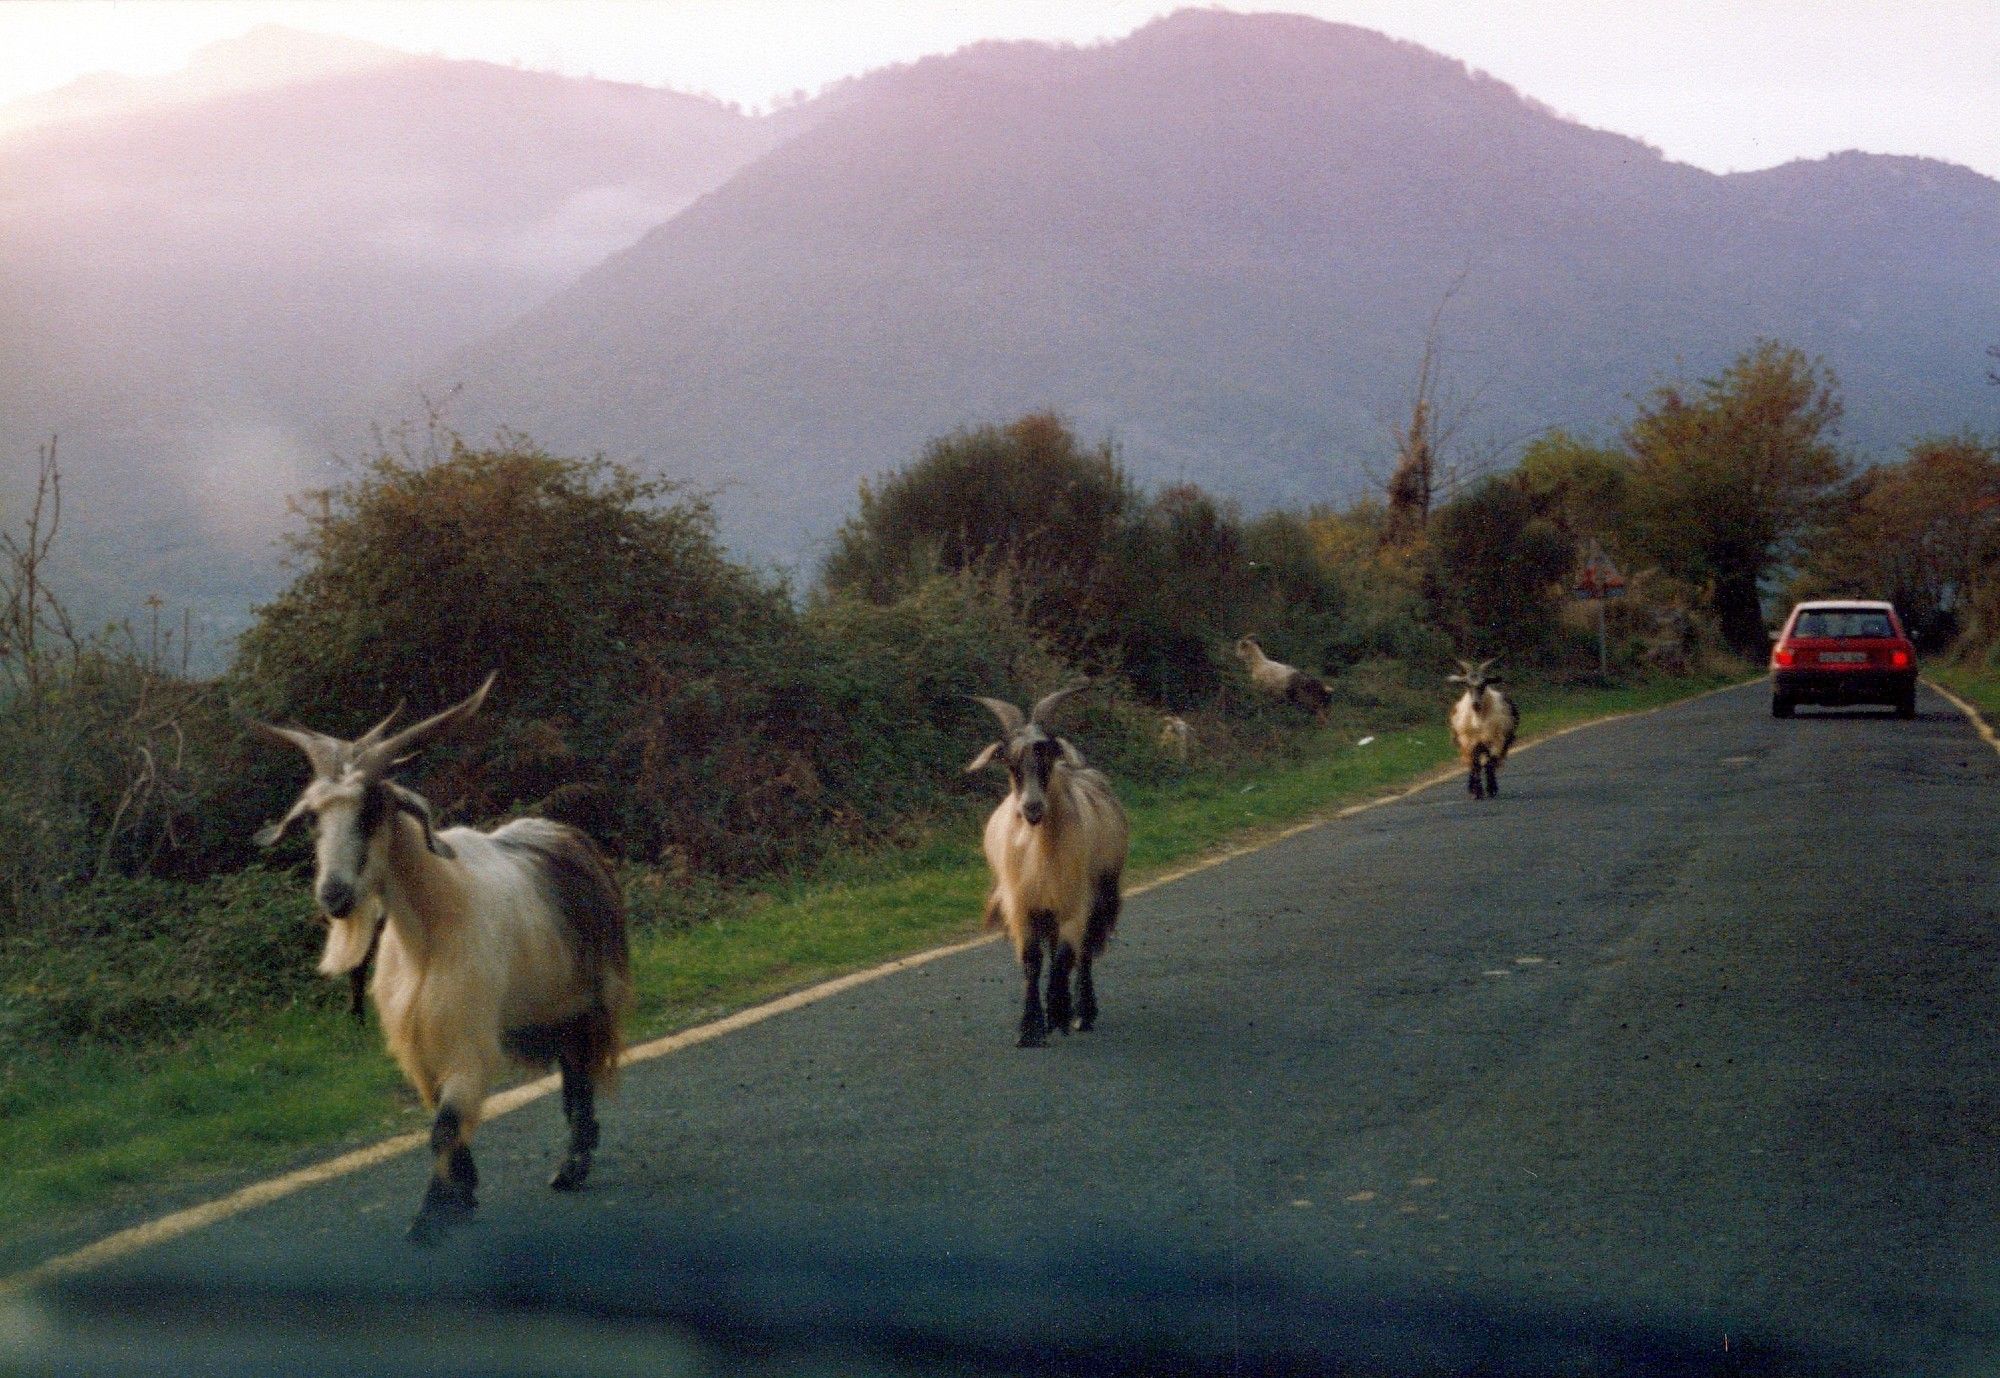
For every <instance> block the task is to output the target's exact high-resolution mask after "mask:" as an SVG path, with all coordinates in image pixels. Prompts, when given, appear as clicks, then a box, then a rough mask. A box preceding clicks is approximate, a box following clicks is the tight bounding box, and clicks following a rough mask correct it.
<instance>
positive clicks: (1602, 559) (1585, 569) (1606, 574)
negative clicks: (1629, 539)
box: [1575, 539, 1625, 676]
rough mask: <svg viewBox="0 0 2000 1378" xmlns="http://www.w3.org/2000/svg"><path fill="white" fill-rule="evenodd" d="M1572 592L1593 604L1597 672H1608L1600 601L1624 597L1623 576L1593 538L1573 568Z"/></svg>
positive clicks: (1602, 612) (1600, 673)
mask: <svg viewBox="0 0 2000 1378" xmlns="http://www.w3.org/2000/svg"><path fill="white" fill-rule="evenodd" d="M1575 593H1576V596H1577V597H1578V598H1581V599H1584V600H1586V601H1588V602H1592V603H1595V604H1597V673H1598V674H1599V675H1600V676H1603V675H1608V674H1609V673H1610V672H1611V670H1610V667H1611V655H1610V650H1609V648H1608V647H1607V646H1606V644H1605V638H1604V600H1605V599H1607V598H1623V597H1624V596H1625V576H1624V575H1622V574H1620V573H1619V572H1618V566H1616V565H1614V564H1612V563H1611V557H1610V556H1609V555H1607V554H1605V553H1604V547H1603V546H1601V545H1599V544H1598V543H1597V541H1596V540H1595V539H1593V540H1592V541H1591V542H1590V544H1589V545H1587V546H1585V547H1584V550H1583V560H1582V561H1581V562H1580V563H1579V565H1578V566H1577V571H1576V589H1575Z"/></svg>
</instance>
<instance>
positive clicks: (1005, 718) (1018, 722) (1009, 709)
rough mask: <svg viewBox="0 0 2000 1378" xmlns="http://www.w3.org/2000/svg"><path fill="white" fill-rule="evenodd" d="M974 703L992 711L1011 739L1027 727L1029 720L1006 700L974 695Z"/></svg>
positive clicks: (1002, 729) (1001, 727)
mask: <svg viewBox="0 0 2000 1378" xmlns="http://www.w3.org/2000/svg"><path fill="white" fill-rule="evenodd" d="M972 701H973V702H974V703H983V704H985V705H986V706H987V707H988V708H990V709H992V710H993V716H994V717H996V718H998V719H1000V730H1001V731H1002V732H1005V733H1006V734H1007V735H1008V736H1010V737H1011V736H1013V735H1014V734H1015V733H1016V732H1019V731H1020V730H1021V729H1022V728H1023V727H1025V726H1027V723H1028V720H1027V719H1026V718H1025V717H1023V716H1022V715H1021V710H1020V709H1018V708H1016V707H1015V706H1014V705H1013V704H1011V703H1009V702H1007V700H1005V699H989V698H985V697H983V696H981V695H979V694H974V695H972Z"/></svg>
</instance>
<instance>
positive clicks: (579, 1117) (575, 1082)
mask: <svg viewBox="0 0 2000 1378" xmlns="http://www.w3.org/2000/svg"><path fill="white" fill-rule="evenodd" d="M589 1017H590V1016H588V1015H579V1016H577V1018H576V1019H575V1020H573V1021H572V1025H573V1028H572V1029H570V1030H566V1031H565V1036H564V1039H563V1044H562V1049H561V1051H560V1052H559V1053H558V1054H557V1058H558V1060H559V1061H560V1062H561V1064H562V1105H563V1119H565V1120H566V1121H568V1122H569V1152H568V1154H567V1155H566V1156H565V1157H564V1158H563V1162H562V1166H561V1167H559V1168H557V1169H556V1175H555V1176H553V1177H551V1178H550V1179H549V1185H550V1186H551V1187H553V1188H555V1189H556V1190H557V1191H575V1190H577V1189H578V1188H580V1187H581V1186H582V1185H583V1181H584V1178H586V1177H588V1176H590V1155H591V1153H592V1152H593V1151H594V1150H595V1149H596V1147H597V1108H596V1097H595V1090H596V1088H595V1086H594V1085H593V1084H592V1081H591V1074H590V1067H589V1065H588V1063H587V1061H586V1056H587V1051H586V1047H585V1042H586V1039H587V1037H588V1029H587V1026H586V1025H585V1022H584V1021H586V1020H588V1019H589Z"/></svg>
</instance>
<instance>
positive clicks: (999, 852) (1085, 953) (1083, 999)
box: [966, 685, 1129, 1048]
mask: <svg viewBox="0 0 2000 1378" xmlns="http://www.w3.org/2000/svg"><path fill="white" fill-rule="evenodd" d="M1082 687H1083V686H1082V685H1071V686H1070V687H1069V688H1066V689H1058V690H1057V691H1056V692H1055V693H1053V694H1050V695H1048V696H1047V697H1045V698H1043V699H1042V700H1041V701H1040V702H1038V703H1037V704H1036V705H1035V706H1034V708H1033V709H1032V710H1031V711H1030V712H1029V713H1028V714H1026V715H1025V716H1023V715H1022V713H1021V710H1020V709H1019V708H1016V707H1015V706H1014V705H1013V704H1011V703H1008V702H1006V701H1005V700H1003V699H989V698H981V699H979V702H980V703H983V704H985V705H986V706H987V708H989V709H991V710H992V712H993V716H994V717H996V718H998V719H999V720H1000V728H1001V731H1002V732H1003V733H1005V735H1004V736H1003V737H1002V738H1001V739H1000V740H999V741H997V742H994V743H992V744H991V745H990V746H988V747H987V748H986V749H985V750H984V751H982V752H980V753H979V754H978V755H977V756H975V757H974V758H973V760H972V764H970V765H968V766H967V767H966V771H967V772H968V773H971V772H975V771H980V770H984V769H985V768H986V767H988V766H990V765H992V764H993V763H994V762H995V761H996V760H997V761H999V762H1001V763H1002V764H1004V765H1005V766H1006V767H1007V774H1008V776H1009V777H1010V778H1011V781H1012V783H1011V786H1010V788H1009V789H1008V791H1007V797H1006V798H1005V799H1004V800H1002V801H1001V803H1000V806H999V807H998V808H996V809H995V810H993V815H992V817H990V818H988V819H987V820H986V836H985V850H986V862H987V864H988V865H989V866H991V867H992V868H993V890H992V892H991V893H990V894H989V895H988V896H987V900H986V926H987V927H988V928H1004V929H1005V930H1006V932H1007V936H1008V938H1009V939H1011V940H1012V942H1013V944H1014V956H1015V958H1016V959H1017V960H1018V961H1019V962H1020V964H1021V975H1022V979H1023V981H1024V982H1025V984H1026V993H1025V995H1024V996H1023V999H1022V1006H1021V1030H1020V1039H1019V1046H1020V1047H1023V1048H1039V1047H1042V1046H1044V1045H1045V1044H1046V1043H1047V1042H1048V1032H1049V1030H1050V1029H1051V1028H1056V1029H1059V1030H1061V1031H1062V1032H1063V1033H1065V1034H1066V1033H1068V1032H1069V1031H1070V1029H1071V1028H1072V1027H1074V1028H1075V1029H1076V1031H1077V1032H1079V1033H1084V1032H1087V1031H1089V1030H1090V1028H1091V1027H1092V1026H1093V1025H1095V1024H1096V1022H1097V987H1096V984H1095V983H1094V982H1093V980H1092V979H1091V963H1092V962H1094V961H1095V960H1096V959H1097V956H1098V954H1099V953H1101V952H1103V951H1104V945H1105V943H1106V942H1108V941H1109V940H1110V938H1111V930H1112V929H1113V927H1115V926H1116V924H1117V922H1118V909H1119V905H1120V903H1121V898H1120V895H1119V880H1120V877H1121V876H1122V875H1123V873H1124V870H1125V849H1126V844H1127V841H1128V834H1129V829H1128V826H1127V824H1126V821H1125V810H1124V809H1122V808H1121V807H1119V804H1118V800H1117V799H1116V798H1115V797H1113V795H1112V793H1111V784H1110V782H1109V781H1108V780H1106V779H1105V778H1104V776H1103V774H1102V773H1101V772H1099V771H1096V770H1092V769H1091V768H1090V767H1088V766H1086V765H1085V764H1084V761H1083V755H1082V753H1080V752H1079V751H1078V750H1077V749H1076V748H1075V747H1074V746H1071V745H1070V744H1069V743H1068V742H1067V741H1065V740H1063V739H1062V738H1061V737H1057V736H1054V735H1052V734H1051V733H1050V732H1049V730H1048V721H1049V715H1050V714H1051V713H1052V712H1053V711H1054V710H1055V707H1056V705H1057V704H1059V703H1061V702H1062V701H1063V700H1064V699H1066V698H1068V697H1069V696H1070V695H1071V694H1073V693H1075V692H1076V691H1077V690H1078V689H1080V688H1082ZM1044 947H1047V948H1051V949H1053V953H1054V956H1053V960H1052V961H1051V963H1050V965H1049V982H1048V988H1049V994H1048V1004H1047V1006H1046V1008H1045V1007H1044V1005H1043V1003H1042V994H1041V990H1040V984H1041V973H1042V951H1043V949H1044ZM1072 969H1074V970H1075V971H1076V974H1077V991H1076V1001H1075V1004H1074V1006H1072V1004H1071V1001H1070V972H1071V970H1072Z"/></svg>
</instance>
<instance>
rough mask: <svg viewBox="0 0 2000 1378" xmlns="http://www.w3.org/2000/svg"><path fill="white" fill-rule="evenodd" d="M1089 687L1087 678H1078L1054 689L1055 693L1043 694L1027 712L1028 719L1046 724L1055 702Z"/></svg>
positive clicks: (1057, 702)
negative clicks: (1071, 682)
mask: <svg viewBox="0 0 2000 1378" xmlns="http://www.w3.org/2000/svg"><path fill="white" fill-rule="evenodd" d="M1089 687H1090V681H1089V680H1087V679H1080V680H1078V681H1077V682H1076V683H1075V684H1068V685H1064V686H1063V687H1062V688H1060V689H1058V690H1056V691H1055V693H1053V694H1045V695H1043V696H1042V697H1041V698H1040V699H1037V700H1036V701H1035V706H1034V709H1033V710H1032V711H1031V712H1030V713H1029V714H1028V721H1029V722H1032V723H1041V724H1043V725H1044V726H1046V725H1047V723H1048V720H1049V714H1051V713H1053V712H1054V711H1055V709H1056V705H1057V704H1059V703H1061V702H1062V701H1063V700H1064V699H1066V698H1068V697H1069V696H1070V695H1071V694H1074V693H1078V692H1079V691H1081V690H1084V689H1088V688H1089Z"/></svg>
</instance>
